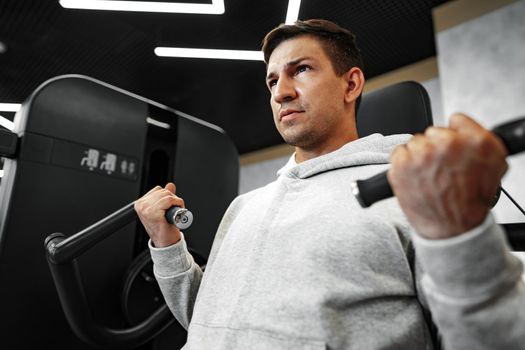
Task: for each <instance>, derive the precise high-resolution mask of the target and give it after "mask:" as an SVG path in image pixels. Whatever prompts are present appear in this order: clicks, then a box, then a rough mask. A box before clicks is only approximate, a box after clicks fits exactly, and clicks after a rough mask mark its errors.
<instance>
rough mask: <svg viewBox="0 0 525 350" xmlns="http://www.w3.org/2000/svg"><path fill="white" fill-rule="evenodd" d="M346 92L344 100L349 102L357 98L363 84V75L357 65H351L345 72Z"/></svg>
mask: <svg viewBox="0 0 525 350" xmlns="http://www.w3.org/2000/svg"><path fill="white" fill-rule="evenodd" d="M345 81H346V84H347V85H346V92H345V102H347V103H350V102H352V101H355V100H357V98H358V97H359V96H361V93H362V92H363V88H364V86H365V75H364V74H363V71H362V70H361V69H360V68H358V67H352V68H350V69H349V70H348V72H346V73H345Z"/></svg>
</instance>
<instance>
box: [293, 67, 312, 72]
mask: <svg viewBox="0 0 525 350" xmlns="http://www.w3.org/2000/svg"><path fill="white" fill-rule="evenodd" d="M309 69H310V66H307V65H301V66H299V67H297V70H296V73H302V72H306V71H307V70H309Z"/></svg>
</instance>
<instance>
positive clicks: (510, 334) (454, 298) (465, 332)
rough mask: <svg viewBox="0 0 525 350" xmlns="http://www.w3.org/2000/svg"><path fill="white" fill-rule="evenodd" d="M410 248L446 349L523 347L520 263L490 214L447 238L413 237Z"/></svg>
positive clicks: (523, 296)
mask: <svg viewBox="0 0 525 350" xmlns="http://www.w3.org/2000/svg"><path fill="white" fill-rule="evenodd" d="M414 244H415V248H416V255H417V256H418V259H419V260H420V262H421V264H422V266H423V268H424V270H425V271H426V272H425V275H424V277H423V281H422V285H423V289H424V292H425V294H426V297H427V300H428V303H429V306H430V309H431V311H432V314H433V318H434V320H435V322H436V324H437V325H438V328H439V329H440V333H441V335H442V337H443V342H444V345H445V349H446V350H452V349H516V348H519V347H521V346H522V344H524V343H525V332H523V329H524V328H525V313H523V311H522V310H523V309H524V307H525V288H524V285H523V280H522V273H523V265H522V263H521V261H520V260H519V259H518V258H516V257H515V256H514V255H513V254H512V253H511V252H510V250H509V247H508V244H507V242H506V240H505V236H504V234H503V232H502V229H501V227H499V226H498V225H496V224H495V223H494V220H493V218H492V216H490V215H489V217H488V218H487V220H486V221H485V222H484V223H483V224H482V225H481V226H479V227H477V228H475V229H474V230H472V231H471V232H468V233H465V234H462V235H460V236H457V237H455V238H452V239H445V240H425V239H422V238H420V237H419V236H417V235H414Z"/></svg>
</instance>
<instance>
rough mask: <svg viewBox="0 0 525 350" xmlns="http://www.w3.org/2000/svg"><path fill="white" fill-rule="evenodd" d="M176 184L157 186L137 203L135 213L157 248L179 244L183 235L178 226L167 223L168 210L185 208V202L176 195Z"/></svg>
mask: <svg viewBox="0 0 525 350" xmlns="http://www.w3.org/2000/svg"><path fill="white" fill-rule="evenodd" d="M175 190H176V187H175V184H173V183H171V182H170V183H168V184H167V185H166V187H164V188H162V187H160V186H157V187H155V188H153V189H152V190H151V191H149V192H148V193H146V194H145V195H144V196H142V197H141V198H139V199H137V200H136V201H135V211H136V212H137V215H138V217H139V219H140V221H141V222H142V225H144V228H145V229H146V232H147V233H148V235H149V237H150V238H151V241H152V242H153V245H154V246H155V247H157V248H162V247H167V246H169V245H172V244H175V243H177V242H178V241H179V240H180V239H181V234H180V231H179V229H178V228H177V226H175V225H172V224H170V223H168V222H167V221H166V218H165V216H164V215H165V213H166V210H168V209H169V208H171V207H172V206H174V205H176V206H178V207H181V208H184V201H183V200H182V199H181V198H179V197H177V196H176V195H175Z"/></svg>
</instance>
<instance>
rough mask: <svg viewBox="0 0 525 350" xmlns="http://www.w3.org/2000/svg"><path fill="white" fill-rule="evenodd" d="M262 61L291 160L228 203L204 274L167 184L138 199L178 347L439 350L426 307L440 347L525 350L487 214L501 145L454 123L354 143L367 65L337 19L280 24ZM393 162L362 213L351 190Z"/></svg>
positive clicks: (510, 259) (517, 272)
mask: <svg viewBox="0 0 525 350" xmlns="http://www.w3.org/2000/svg"><path fill="white" fill-rule="evenodd" d="M263 51H264V55H265V61H266V63H267V79H266V81H267V85H268V88H269V90H270V92H271V100H270V101H271V102H270V103H271V107H272V111H273V115H274V121H275V125H276V127H277V129H278V130H279V132H280V134H281V135H282V137H283V138H284V140H285V141H286V142H287V143H289V144H291V145H294V146H295V154H294V156H292V157H291V159H290V161H289V162H288V164H287V165H286V166H285V167H284V168H283V169H281V170H280V171H279V177H278V178H277V180H276V181H275V182H272V183H270V184H268V185H267V186H265V187H263V188H260V189H257V190H254V191H252V192H249V193H247V194H244V195H242V196H240V197H238V198H236V199H235V200H234V201H233V202H232V204H231V205H230V207H229V209H228V210H227V212H226V214H225V215H224V218H223V220H222V222H221V225H220V227H219V229H218V232H217V234H216V237H215V241H214V244H213V247H212V250H211V253H210V257H209V260H208V264H207V267H206V273H205V274H204V276H203V274H202V272H201V271H200V269H199V267H198V266H197V265H196V264H195V263H194V262H193V259H192V258H191V255H190V254H189V253H188V251H187V249H186V245H185V241H184V237H183V235H182V233H181V232H179V230H178V229H177V228H175V227H174V226H172V225H168V224H167V223H166V221H165V219H164V212H165V210H166V209H168V208H169V207H171V206H173V205H178V206H183V205H184V202H183V200H182V199H181V198H179V197H177V196H176V195H175V185H174V184H172V183H170V184H167V185H166V187H165V188H161V187H156V188H154V189H152V190H151V191H150V192H149V193H147V194H146V195H145V196H143V197H142V198H141V199H139V200H137V202H136V204H135V208H136V210H137V213H138V215H139V217H140V219H141V221H142V222H143V224H144V226H145V228H146V231H147V232H148V234H149V236H150V238H151V240H150V251H151V254H152V258H153V260H154V270H155V275H156V278H157V280H158V282H159V284H160V286H161V289H162V291H163V293H164V297H165V299H166V301H167V303H168V305H169V307H170V309H171V310H172V312H173V313H174V315H175V316H176V317H177V319H178V320H179V322H180V323H181V324H182V325H183V326H184V327H186V328H187V329H188V341H187V344H186V346H185V349H186V348H188V349H326V348H329V349H432V348H434V345H433V340H432V334H431V333H432V332H431V331H430V329H431V325H430V322H429V320H428V318H426V317H425V315H426V313H427V308H430V310H431V312H432V315H433V317H434V319H435V321H436V323H437V325H438V327H439V330H440V333H441V334H442V336H443V339H444V343H445V348H447V349H484V348H486V349H492V348H498V349H499V348H505V349H514V348H518V347H519V346H522V344H525V339H524V337H525V332H523V327H519V326H518V325H519V324H523V323H524V322H525V320H524V316H523V314H524V313H523V312H522V311H521V310H523V307H524V306H525V303H524V298H523V283H522V282H521V273H522V265H521V263H520V261H519V260H518V259H516V258H515V257H514V256H513V255H512V254H511V253H510V252H509V250H508V247H507V245H506V242H505V241H504V240H503V238H502V234H501V231H500V228H499V227H498V226H497V225H495V223H494V220H493V218H492V217H491V215H490V213H489V207H490V202H491V199H492V198H493V197H494V195H495V193H496V190H497V188H498V185H499V183H500V180H501V177H502V176H503V174H504V173H505V171H506V169H507V165H506V163H505V155H506V154H505V149H504V147H503V146H502V144H501V143H500V141H499V140H498V139H497V138H495V137H494V136H493V135H492V134H491V133H489V132H487V131H486V130H484V129H483V128H482V127H481V126H479V125H478V124H477V123H476V122H474V121H473V120H472V119H470V118H468V117H466V116H463V115H456V116H453V117H452V118H451V124H450V128H448V129H445V128H430V129H428V131H427V132H426V133H425V135H417V136H415V137H413V138H410V136H409V135H394V136H388V137H384V136H381V135H379V134H375V135H370V136H368V137H364V138H361V139H358V135H357V131H356V126H355V111H356V108H357V106H358V103H359V99H360V96H361V92H362V90H363V85H364V76H363V71H362V63H361V58H360V54H359V51H358V49H357V47H356V46H355V39H354V37H353V35H352V34H351V33H350V32H349V31H347V30H345V29H342V28H340V27H338V26H337V25H335V24H333V23H331V22H328V21H323V20H309V21H304V22H297V23H296V24H294V25H285V26H280V27H278V28H276V29H274V30H273V31H271V32H270V33H269V34H268V35H267V36H266V38H265V40H264V43H263ZM392 151H393V153H392ZM390 157H391V163H392V166H391V168H390V170H389V181H390V182H391V184H392V185H393V190H394V192H395V193H396V194H397V200H396V199H390V200H386V201H383V202H381V203H378V204H376V205H374V206H373V207H372V208H369V209H367V210H364V209H362V208H360V207H359V205H358V204H357V202H356V201H355V200H353V199H352V198H351V194H350V184H351V183H352V182H353V181H355V180H357V179H362V178H366V177H369V176H371V175H374V174H376V173H378V172H379V171H381V170H384V169H387V168H388V167H389V164H388V163H389V160H390ZM410 225H411V226H412V227H413V228H414V229H415V231H416V232H417V234H415V233H411V230H410ZM414 245H415V252H416V254H414ZM420 282H421V283H420ZM514 322H516V323H514ZM520 322H521V323H520Z"/></svg>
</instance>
